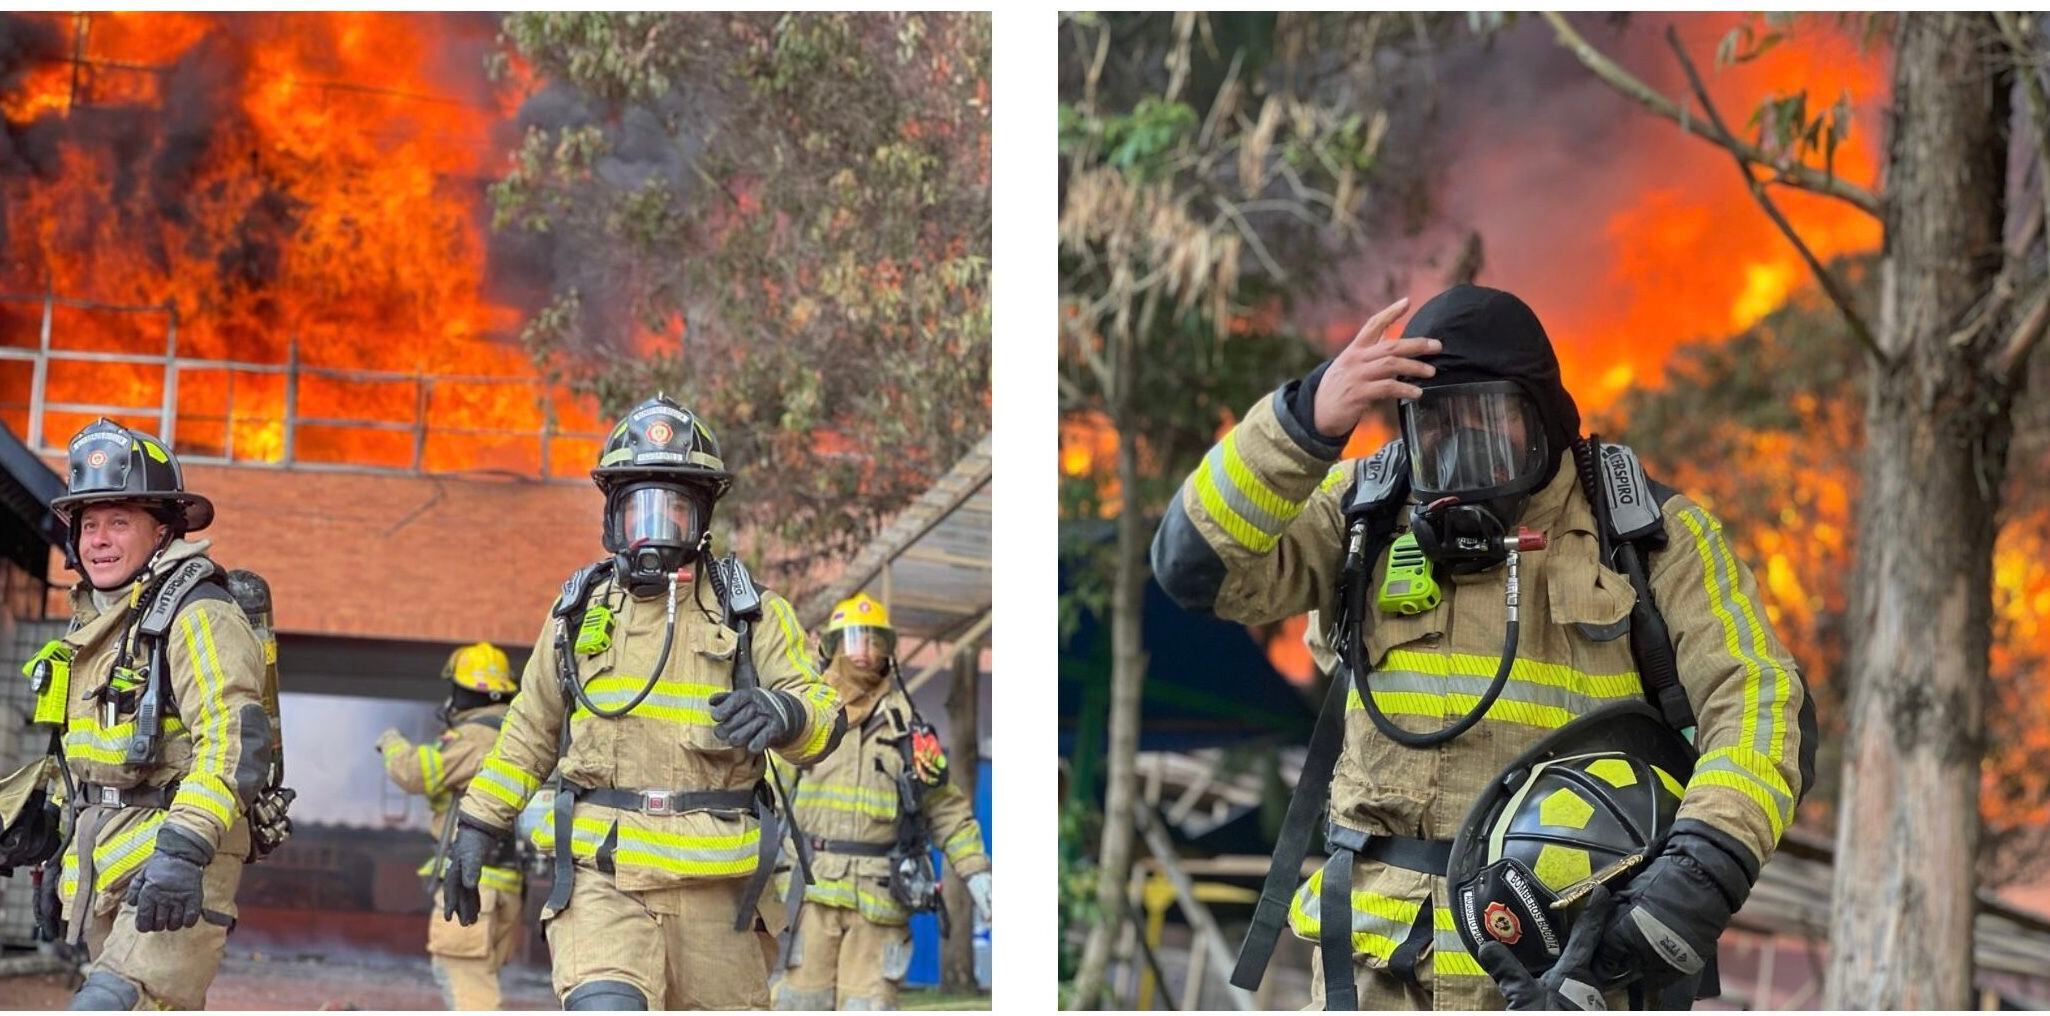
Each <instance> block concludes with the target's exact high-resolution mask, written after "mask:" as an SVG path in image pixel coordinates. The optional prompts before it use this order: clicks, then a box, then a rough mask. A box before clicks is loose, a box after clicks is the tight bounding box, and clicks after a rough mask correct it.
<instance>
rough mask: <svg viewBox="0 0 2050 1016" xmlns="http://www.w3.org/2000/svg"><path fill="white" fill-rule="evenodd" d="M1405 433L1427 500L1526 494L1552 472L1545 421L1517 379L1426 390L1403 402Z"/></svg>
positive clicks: (1414, 482) (1415, 479)
mask: <svg viewBox="0 0 2050 1016" xmlns="http://www.w3.org/2000/svg"><path fill="white" fill-rule="evenodd" d="M1402 428H1403V437H1404V438H1405V439H1406V442H1407V444H1408V446H1409V457H1410V485H1411V486H1412V487H1414V488H1415V489H1416V491H1417V492H1418V493H1419V495H1420V496H1421V498H1422V499H1424V500H1435V499H1437V498H1441V497H1458V498H1459V499H1460V500H1462V501H1476V500H1484V499H1487V498H1490V497H1496V496H1500V495H1503V494H1510V493H1517V492H1521V491H1526V490H1529V489H1531V487H1533V486H1535V485H1536V483H1537V481H1538V480H1539V479H1541V478H1542V477H1543V475H1544V473H1545V466H1546V453H1547V449H1546V448H1545V428H1544V422H1543V421H1542V420H1541V419H1540V418H1539V416H1538V407H1537V404H1536V403H1535V402H1533V401H1532V400H1531V398H1530V396H1528V395H1526V394H1524V392H1523V389H1522V388H1521V387H1519V386H1518V385H1517V384H1516V383H1515V382H1513V381H1482V382H1475V383H1471V384H1456V385H1444V386H1441V387H1435V388H1426V389H1424V394H1423V397H1422V398H1420V399H1414V400H1407V401H1404V402H1403V403H1402Z"/></svg>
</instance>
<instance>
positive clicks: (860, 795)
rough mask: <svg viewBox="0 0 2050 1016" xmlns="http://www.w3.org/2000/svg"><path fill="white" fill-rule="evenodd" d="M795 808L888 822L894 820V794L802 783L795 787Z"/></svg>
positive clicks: (854, 786)
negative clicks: (852, 814) (843, 812)
mask: <svg viewBox="0 0 2050 1016" xmlns="http://www.w3.org/2000/svg"><path fill="white" fill-rule="evenodd" d="M797 806H798V807H799V808H807V809H808V808H822V809H825V810H827V811H846V812H853V813H855V814H857V815H867V816H870V817H872V818H879V819H884V820H889V819H893V818H896V817H897V792H896V791H895V790H890V791H881V790H871V789H869V788H867V787H861V786H856V785H854V784H851V783H826V782H811V781H805V782H802V783H799V784H798V785H797Z"/></svg>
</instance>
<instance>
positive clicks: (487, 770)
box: [470, 749, 541, 809]
mask: <svg viewBox="0 0 2050 1016" xmlns="http://www.w3.org/2000/svg"><path fill="white" fill-rule="evenodd" d="M470 786H471V787H473V788H475V789H478V790H481V791H483V792H484V793H485V795H486V796H488V797H491V798H492V799H494V800H497V801H500V802H502V803H504V804H508V805H511V806H512V807H513V808H515V809H518V808H524V807H526V806H527V798H529V797H532V796H534V791H536V790H539V789H541V781H540V780H538V779H535V778H534V777H532V776H528V775H527V774H526V773H523V772H521V771H519V770H518V769H516V768H514V767H513V765H512V763H510V762H507V761H506V760H504V759H502V758H499V757H498V752H497V750H496V749H493V751H492V753H491V755H490V756H489V757H487V758H485V759H484V767H483V768H482V769H479V770H478V771H477V777H476V778H475V779H473V780H471V781H470Z"/></svg>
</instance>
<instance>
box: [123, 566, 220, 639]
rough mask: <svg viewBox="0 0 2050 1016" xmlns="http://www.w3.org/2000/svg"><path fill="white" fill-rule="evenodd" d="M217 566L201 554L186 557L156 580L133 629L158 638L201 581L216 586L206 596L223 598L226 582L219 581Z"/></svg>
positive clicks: (169, 626) (197, 588) (149, 636)
mask: <svg viewBox="0 0 2050 1016" xmlns="http://www.w3.org/2000/svg"><path fill="white" fill-rule="evenodd" d="M220 576H221V568H220V566H219V565H217V564H215V563H213V562H212V561H209V560H207V559H206V558H203V557H193V558H187V559H185V561H184V562H182V563H181V564H179V565H178V567H177V568H176V569H175V570H173V571H172V572H171V574H170V575H169V576H167V577H166V578H165V579H164V581H163V582H162V583H160V584H159V585H158V586H157V588H156V590H155V591H154V592H152V593H151V594H150V597H149V602H147V603H145V604H144V605H143V609H142V616H141V618H140V619H139V620H137V621H136V630H137V631H138V632H140V633H141V634H142V635H143V636H144V637H146V638H154V639H160V638H163V637H164V633H165V632H168V631H170V630H171V622H172V620H173V619H175V618H176V617H177V616H178V608H179V607H181V606H183V605H184V603H185V600H186V598H187V597H189V596H191V595H192V594H193V593H195V592H197V591H198V590H199V587H200V585H201V584H202V583H204V584H207V585H212V586H215V587H217V589H216V590H213V591H212V592H215V593H217V595H213V596H209V597H208V598H209V599H226V600H228V601H230V602H233V600H234V598H233V597H231V596H228V590H227V587H226V586H223V585H221V583H220Z"/></svg>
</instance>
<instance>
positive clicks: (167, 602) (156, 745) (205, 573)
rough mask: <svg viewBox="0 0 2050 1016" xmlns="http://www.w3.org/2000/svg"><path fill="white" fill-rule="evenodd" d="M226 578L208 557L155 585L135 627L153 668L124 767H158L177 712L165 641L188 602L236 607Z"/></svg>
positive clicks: (183, 565)
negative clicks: (168, 714) (167, 724)
mask: <svg viewBox="0 0 2050 1016" xmlns="http://www.w3.org/2000/svg"><path fill="white" fill-rule="evenodd" d="M223 574H224V573H223V572H222V571H221V567H220V566H219V565H217V564H215V563H213V562H212V561H210V560H208V559H206V558H204V557H194V558H188V559H186V560H185V561H183V562H181V563H180V564H179V565H178V567H177V568H175V569H173V570H172V572H171V574H169V575H167V576H165V577H164V578H163V579H162V580H160V581H159V582H157V583H156V584H155V587H154V588H153V589H151V590H150V592H149V595H148V597H147V598H146V599H145V601H144V602H143V605H142V611H141V613H140V614H139V615H138V617H137V619H136V622H135V634H136V640H137V642H139V643H140V644H141V645H142V647H143V651H144V653H145V654H146V656H147V663H146V664H145V666H147V667H148V668H149V679H148V681H147V682H146V683H144V685H143V688H142V696H141V697H140V698H139V699H137V700H136V704H135V735H134V736H133V737H131V738H129V741H128V755H127V757H126V758H125V759H124V760H123V761H124V762H125V764H127V765H131V766H139V765H148V764H150V763H152V762H155V761H156V758H157V753H158V751H159V749H160V748H161V747H162V740H163V738H162V736H161V735H162V733H163V729H164V711H165V710H166V709H167V708H168V709H176V708H177V704H176V702H175V701H174V700H173V698H172V694H171V657H170V653H169V652H168V651H167V650H166V648H165V647H166V644H167V642H168V640H167V639H166V638H165V636H166V634H167V633H169V632H170V630H171V623H172V622H173V621H174V620H175V619H176V618H177V616H178V611H179V610H180V609H181V608H182V607H184V606H185V604H186V602H187V601H190V600H196V599H197V600H226V601H228V602H229V603H234V602H235V598H234V597H233V596H230V595H229V594H228V587H227V586H225V585H223V584H222V583H221V577H222V575H223ZM237 609H238V610H239V609H240V608H239V607H238V608H237Z"/></svg>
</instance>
